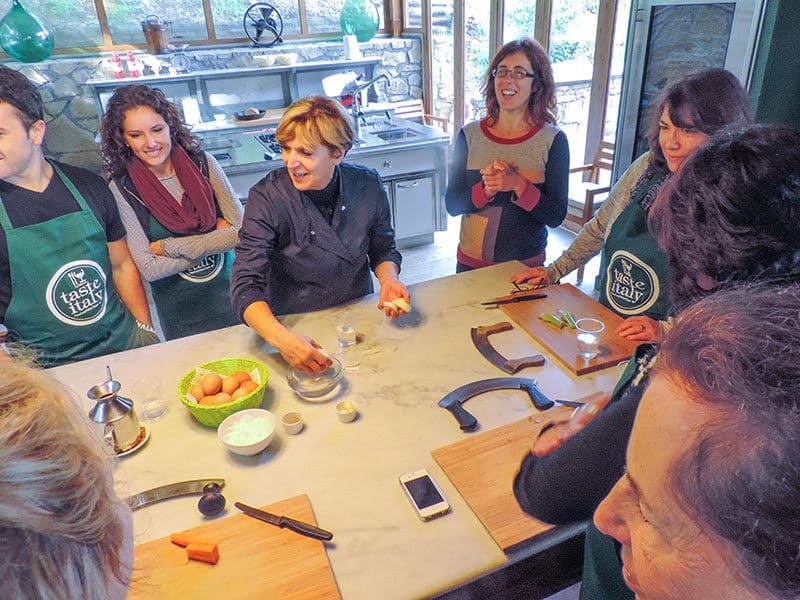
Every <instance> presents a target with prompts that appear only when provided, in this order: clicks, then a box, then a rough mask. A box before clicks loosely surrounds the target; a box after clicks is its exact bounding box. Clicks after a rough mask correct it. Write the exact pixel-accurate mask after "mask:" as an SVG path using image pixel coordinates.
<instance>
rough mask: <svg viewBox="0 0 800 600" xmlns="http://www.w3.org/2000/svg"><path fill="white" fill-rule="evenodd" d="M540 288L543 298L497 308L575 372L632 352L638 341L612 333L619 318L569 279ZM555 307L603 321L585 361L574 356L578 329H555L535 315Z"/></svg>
mask: <svg viewBox="0 0 800 600" xmlns="http://www.w3.org/2000/svg"><path fill="white" fill-rule="evenodd" d="M542 292H544V293H546V294H547V298H542V299H540V300H531V301H529V302H514V303H512V304H502V305H500V308H501V309H502V310H503V312H504V313H506V314H507V315H508V316H509V317H511V318H512V319H513V320H514V322H516V323H517V325H519V326H520V327H521V328H522V329H523V330H525V331H526V332H527V333H528V334H529V335H530V336H531V337H533V339H535V340H536V341H537V342H539V343H540V344H542V345H543V346H544V347H545V348H547V349H548V350H549V351H550V352H551V353H552V354H554V355H555V356H556V357H557V358H558V359H559V360H560V361H561V362H562V363H564V365H566V366H567V367H568V368H569V369H570V370H571V371H573V372H574V373H575V374H576V375H585V374H586V373H592V372H594V371H599V370H601V369H606V368H608V367H612V366H614V365H616V364H619V363H620V362H622V361H623V360H627V359H629V358H630V357H631V356H632V355H633V352H634V351H635V350H636V346H638V345H639V343H640V342H632V341H629V340H626V339H625V338H621V337H619V336H618V335H617V334H616V333H614V330H615V329H616V328H617V326H618V325H619V324H620V323H622V320H623V319H622V318H621V317H620V316H619V315H617V314H616V313H615V312H613V311H612V310H610V309H608V308H606V307H605V306H603V305H602V304H600V303H599V302H598V301H597V300H595V299H594V298H591V297H589V296H587V295H586V294H584V293H583V292H582V291H580V290H579V289H578V288H576V287H575V286H573V285H570V284H569V283H562V284H560V285H550V286H548V287H546V288H543V289H542ZM558 309H562V310H568V311H569V312H571V313H572V314H573V315H574V316H575V318H576V319H580V318H581V317H593V318H595V319H600V320H601V321H602V322H603V323H604V324H605V326H606V328H605V330H604V331H603V333H601V334H600V353H599V354H598V355H597V356H595V357H594V358H593V359H592V360H590V361H589V362H588V363H587V362H586V361H585V360H584V359H583V357H581V356H578V342H577V340H576V337H577V333H578V332H577V331H576V330H575V329H570V328H569V327H564V328H562V329H559V328H558V327H556V326H554V325H550V324H549V323H546V322H545V321H542V320H541V319H540V318H539V315H541V314H542V313H550V314H552V315H557V314H558Z"/></svg>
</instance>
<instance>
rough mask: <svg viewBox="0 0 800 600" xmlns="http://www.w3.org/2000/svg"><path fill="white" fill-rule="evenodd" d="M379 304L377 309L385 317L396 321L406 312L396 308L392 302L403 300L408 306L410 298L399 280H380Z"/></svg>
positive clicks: (406, 289)
mask: <svg viewBox="0 0 800 600" xmlns="http://www.w3.org/2000/svg"><path fill="white" fill-rule="evenodd" d="M380 284H381V292H380V302H378V308H379V309H380V310H382V311H383V314H385V315H386V316H387V317H390V318H392V319H396V318H397V317H399V316H400V315H402V314H405V313H406V311H405V310H402V309H400V308H398V307H397V306H395V305H394V304H392V300H396V299H397V298H403V299H404V300H405V301H406V302H408V303H409V304H410V303H411V296H409V295H408V288H406V286H404V285H403V283H402V282H401V281H400V280H399V279H392V278H389V277H387V278H386V279H383V280H381V282H380Z"/></svg>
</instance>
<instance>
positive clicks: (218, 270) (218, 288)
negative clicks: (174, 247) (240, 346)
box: [148, 216, 239, 340]
mask: <svg viewBox="0 0 800 600" xmlns="http://www.w3.org/2000/svg"><path fill="white" fill-rule="evenodd" d="M174 235H175V234H174V233H172V232H171V231H169V230H168V229H167V228H166V227H164V226H163V225H162V224H161V223H159V222H158V221H157V220H156V219H155V218H153V217H152V216H151V217H150V227H149V231H148V237H149V238H150V240H151V241H153V240H160V239H163V238H166V237H173V236H174ZM233 258H234V253H233V250H228V251H227V252H220V253H218V254H210V255H208V256H206V257H204V258H202V259H201V260H200V262H198V263H197V264H196V265H194V266H193V267H191V268H189V269H187V270H186V271H183V272H182V273H177V274H175V275H170V276H169V277H164V278H163V279H159V280H157V281H152V282H150V288H151V290H152V292H153V302H154V303H155V305H156V309H157V310H158V318H159V320H160V321H161V328H162V329H163V330H164V337H166V338H167V339H168V340H173V339H175V338H179V337H184V336H187V335H194V334H195V333H202V332H204V331H212V330H214V329H221V328H222V327H230V326H231V325H236V324H238V323H239V321H238V319H237V318H236V315H235V314H234V312H233V308H232V307H231V290H230V285H231V267H232V265H233Z"/></svg>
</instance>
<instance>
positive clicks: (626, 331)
mask: <svg viewBox="0 0 800 600" xmlns="http://www.w3.org/2000/svg"><path fill="white" fill-rule="evenodd" d="M614 333H616V334H617V335H618V336H620V337H624V338H625V339H628V340H631V341H634V342H653V343H659V342H660V341H661V340H662V339H664V330H663V329H662V327H661V323H660V322H659V321H655V320H653V319H651V318H650V317H645V316H644V315H639V316H636V317H628V318H627V319H625V320H624V321H623V322H622V323H620V324H619V326H617V328H616V329H615V330H614Z"/></svg>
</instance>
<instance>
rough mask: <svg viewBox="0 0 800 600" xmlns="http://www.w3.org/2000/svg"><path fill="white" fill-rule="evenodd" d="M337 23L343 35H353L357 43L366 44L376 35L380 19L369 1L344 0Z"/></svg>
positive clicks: (376, 9) (375, 8)
mask: <svg viewBox="0 0 800 600" xmlns="http://www.w3.org/2000/svg"><path fill="white" fill-rule="evenodd" d="M339 23H340V24H341V26H342V33H343V34H344V35H355V36H356V38H357V39H358V41H359V42H368V41H370V40H371V39H372V38H373V37H374V36H375V34H376V33H377V31H378V27H379V26H380V24H381V18H380V15H379V14H378V8H377V7H376V6H375V5H374V4H373V3H372V2H371V1H370V0H345V3H344V6H342V16H341V18H340V20H339Z"/></svg>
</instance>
